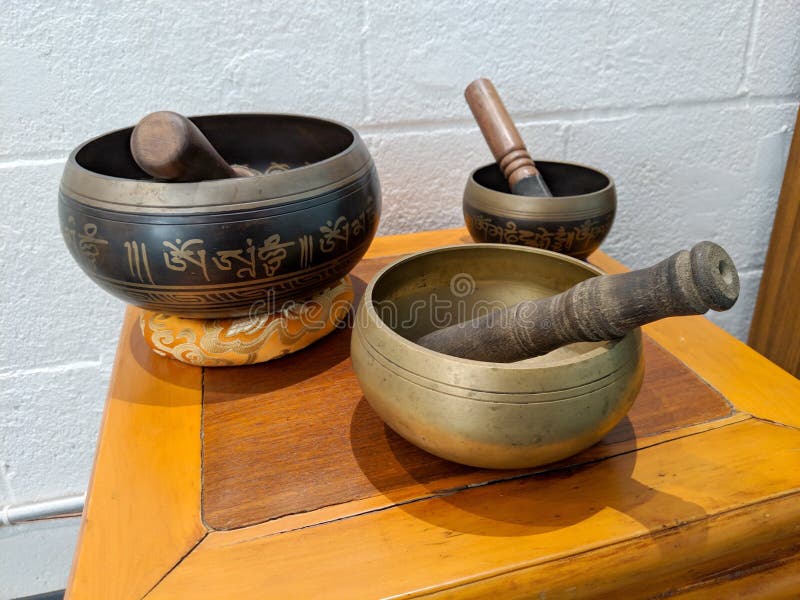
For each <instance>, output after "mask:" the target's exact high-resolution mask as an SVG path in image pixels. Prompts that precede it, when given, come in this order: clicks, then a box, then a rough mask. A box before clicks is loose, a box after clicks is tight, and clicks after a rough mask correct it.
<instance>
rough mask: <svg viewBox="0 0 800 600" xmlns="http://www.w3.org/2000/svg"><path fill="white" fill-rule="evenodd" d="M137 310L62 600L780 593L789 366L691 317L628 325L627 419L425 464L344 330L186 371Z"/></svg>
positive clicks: (799, 525)
mask: <svg viewBox="0 0 800 600" xmlns="http://www.w3.org/2000/svg"><path fill="white" fill-rule="evenodd" d="M468 241H469V238H468V237H467V235H466V232H465V231H464V230H461V229H459V230H450V231H439V232H427V233H419V234H412V235H406V236H394V237H387V238H381V239H377V240H375V242H374V243H373V246H372V248H371V249H370V252H369V254H368V256H367V258H366V259H365V260H364V261H362V263H361V264H360V265H359V267H358V268H357V269H356V270H355V271H354V277H355V281H356V287H357V289H358V288H360V289H361V290H363V286H364V281H366V280H368V279H369V278H370V277H371V276H372V275H373V274H374V273H375V271H376V270H377V269H378V268H379V267H380V266H382V265H384V264H386V263H387V262H389V261H390V260H391V258H389V257H392V256H396V255H399V254H403V253H407V252H411V251H415V250H420V249H424V248H430V247H435V246H440V245H444V244H454V243H465V242H468ZM592 262H595V263H596V264H598V265H599V266H601V267H602V268H605V269H606V270H607V271H610V272H614V271H620V270H623V267H622V266H621V265H619V264H618V263H616V262H614V261H613V260H611V259H609V258H608V257H606V256H604V255H602V254H601V253H597V254H595V255H594V257H593V259H592ZM137 318H138V311H137V310H136V309H133V308H131V309H129V310H128V312H127V315H126V318H125V323H124V325H123V329H122V335H121V337H120V342H119V351H118V353H117V359H116V365H115V367H114V374H113V378H112V382H111V388H110V393H109V397H108V401H107V405H106V410H105V414H104V417H103V423H102V428H101V432H100V439H99V444H98V449H97V458H96V462H95V467H94V473H93V476H92V481H91V485H90V489H89V495H88V500H87V505H86V510H85V512H84V519H83V528H82V531H81V536H80V541H79V544H78V548H77V552H76V555H75V561H74V565H73V572H72V575H71V578H70V583H69V588H68V597H69V598H72V599H73V600H75V599H79V598H80V599H83V598H87V599H92V600H96V599H100V598H102V599H106V600H110V599H114V598H142V597H147V598H148V599H151V600H157V599H162V598H181V599H184V598H192V599H204V598H237V599H247V598H279V599H289V598H315V599H316V598H347V599H355V598H378V597H381V598H382V597H394V598H411V597H422V596H424V597H432V598H456V597H457V598H487V597H492V598H531V597H535V598H540V597H541V598H545V597H546V598H561V597H569V598H584V597H595V596H598V595H609V596H613V597H618V598H638V597H653V596H657V595H659V594H662V595H677V596H679V597H681V598H704V597H709V596H712V597H716V598H731V597H740V596H743V597H753V598H766V597H797V596H798V595H800V561H798V557H800V430H798V427H800V382H798V380H797V379H795V378H794V377H792V376H791V375H789V374H788V373H786V372H785V371H782V370H781V369H779V368H778V367H776V366H775V365H774V364H772V363H771V362H769V361H768V360H766V359H765V358H763V357H762V356H760V355H759V354H757V353H756V352H754V351H752V350H751V349H750V348H748V347H747V346H745V345H744V344H742V343H740V342H738V341H736V340H735V339H734V338H732V337H731V336H729V335H728V334H726V333H724V332H723V331H722V330H721V329H719V328H717V327H716V326H715V325H713V324H712V323H711V322H709V321H708V320H706V319H704V318H702V317H684V318H681V319H670V320H666V321H662V322H660V323H656V324H653V325H650V326H648V327H646V328H645V332H646V334H647V336H646V338H645V339H646V344H645V350H646V359H647V374H646V377H645V383H644V386H643V388H642V392H641V394H640V395H639V397H638V399H637V401H636V404H635V405H634V408H633V409H632V410H631V412H630V414H629V415H628V417H627V418H626V419H624V420H623V421H622V422H621V423H620V424H619V426H617V428H616V429H615V430H614V431H612V432H611V433H610V434H609V435H608V436H607V437H606V438H605V439H604V440H603V441H602V442H600V443H599V444H597V445H596V446H594V447H592V448H590V449H589V450H587V451H585V452H583V453H581V454H579V455H577V456H574V457H572V458H570V459H568V460H566V461H563V462H561V463H558V464H555V465H549V466H546V467H540V468H538V469H531V470H527V471H488V470H480V469H473V468H467V467H463V466H459V465H455V464H452V463H448V462H447V461H444V460H440V459H437V458H435V457H433V456H431V455H428V454H426V453H425V452H422V451H421V450H418V449H417V448H415V447H413V446H411V445H410V444H408V443H407V442H405V441H404V440H402V439H401V438H399V437H398V436H397V435H395V434H394V433H393V432H392V431H390V430H388V429H387V428H386V427H385V426H384V425H383V424H382V423H381V421H380V420H379V419H378V417H377V416H376V415H375V414H374V413H373V412H372V410H371V409H370V407H369V405H368V404H367V403H366V401H365V400H364V399H363V397H362V395H361V391H360V389H359V387H358V382H357V381H356V379H355V377H354V375H353V373H352V371H351V368H350V360H349V357H348V348H349V337H350V336H349V331H348V330H342V331H338V332H336V333H334V334H333V335H331V336H329V337H328V338H326V339H324V340H322V341H320V342H319V343H317V344H316V345H314V346H313V347H311V348H309V349H308V350H306V351H304V352H301V353H298V354H297V355H294V356H290V357H287V358H283V359H281V360H279V361H276V362H273V363H267V364H265V365H256V366H250V367H241V368H218V369H213V368H208V369H200V368H196V367H189V366H186V365H183V364H180V363H178V362H175V361H172V360H169V359H163V358H159V357H157V356H155V355H154V354H152V353H151V352H149V351H148V349H147V348H146V346H145V343H144V340H143V339H142V337H141V334H140V333H139V330H138V323H137ZM659 597H661V596H659Z"/></svg>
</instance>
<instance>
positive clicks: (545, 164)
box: [473, 160, 611, 196]
mask: <svg viewBox="0 0 800 600" xmlns="http://www.w3.org/2000/svg"><path fill="white" fill-rule="evenodd" d="M536 166H537V167H538V169H539V171H540V172H541V174H542V177H544V180H545V181H546V182H547V185H548V187H549V188H550V191H551V192H552V194H553V196H582V195H584V194H592V193H594V192H599V191H600V190H603V189H605V188H607V187H608V186H609V185H610V184H611V181H610V180H609V178H608V176H607V175H605V174H603V173H601V172H600V171H595V170H594V169H591V168H589V167H584V166H582V165H574V164H570V163H563V162H550V161H546V160H537V161H536ZM473 179H474V180H475V182H476V183H478V184H479V185H482V186H483V187H485V188H489V189H490V190H494V191H496V192H503V193H504V194H510V193H511V188H509V187H508V181H507V180H506V178H505V177H503V172H502V171H501V170H500V167H498V166H497V163H492V164H491V165H486V166H485V167H481V168H480V169H478V170H477V171H475V173H474V175H473Z"/></svg>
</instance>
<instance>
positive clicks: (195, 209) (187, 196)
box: [60, 112, 374, 214]
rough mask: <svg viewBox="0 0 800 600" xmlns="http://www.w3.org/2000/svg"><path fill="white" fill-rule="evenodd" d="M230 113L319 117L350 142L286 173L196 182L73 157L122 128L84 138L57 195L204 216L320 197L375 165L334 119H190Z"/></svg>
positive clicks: (128, 209) (110, 206)
mask: <svg viewBox="0 0 800 600" xmlns="http://www.w3.org/2000/svg"><path fill="white" fill-rule="evenodd" d="M229 116H244V117H249V116H254V117H273V118H288V119H297V120H305V121H317V122H320V123H325V124H328V125H334V126H336V127H340V128H342V129H344V130H346V131H347V132H349V133H350V135H351V136H352V140H351V142H350V144H349V145H348V146H347V148H345V149H344V150H342V151H340V152H338V153H336V154H334V155H333V156H329V157H328V158H325V159H323V160H321V161H318V162H314V163H311V164H308V165H303V166H300V167H296V168H293V169H290V170H288V171H283V172H278V173H270V174H269V175H255V176H253V177H238V178H231V179H216V180H209V181H198V182H181V183H175V182H163V181H154V180H147V179H128V178H125V177H116V176H113V175H105V174H103V173H98V172H96V171H91V170H89V169H87V168H86V167H84V166H83V165H81V164H80V163H79V162H78V161H77V158H76V157H77V155H78V154H79V153H80V152H81V151H82V150H83V149H84V148H85V147H86V146H88V145H89V144H92V143H94V142H96V141H97V140H99V139H102V138H104V137H106V136H110V135H113V134H118V133H121V132H125V131H127V130H132V129H133V126H128V127H121V128H118V129H114V130H112V131H107V132H105V133H102V134H100V135H97V136H95V137H93V138H91V139H89V140H86V141H84V142H82V143H81V144H79V145H78V146H77V147H75V148H74V149H73V150H72V152H70V155H69V157H68V158H67V162H66V164H65V166H64V172H63V174H62V178H61V184H60V190H61V193H62V194H64V195H65V196H68V197H69V198H72V199H73V200H75V201H76V202H78V203H79V204H84V205H87V206H90V207H93V208H100V209H105V210H112V211H115V212H122V213H144V214H164V213H168V214H206V213H219V212H230V211H234V210H252V209H256V208H263V207H267V206H274V205H278V204H285V203H287V202H292V201H294V200H307V199H308V198H309V194H313V195H314V196H321V195H323V194H326V193H328V192H330V191H333V190H335V189H338V188H340V187H342V186H345V185H347V184H349V183H352V182H354V181H357V180H359V179H361V178H362V177H365V176H367V175H368V174H369V173H370V171H371V170H373V169H374V166H373V161H372V157H371V156H370V153H369V150H368V149H367V147H366V145H365V144H364V141H363V139H362V138H361V136H360V135H359V134H358V132H357V131H356V130H355V129H354V128H353V127H351V126H349V125H347V124H345V123H341V122H339V121H335V120H332V119H326V118H321V117H315V116H311V115H301V114H292V113H266V112H237V113H212V114H202V115H191V116H189V117H188V118H189V119H202V118H214V117H229Z"/></svg>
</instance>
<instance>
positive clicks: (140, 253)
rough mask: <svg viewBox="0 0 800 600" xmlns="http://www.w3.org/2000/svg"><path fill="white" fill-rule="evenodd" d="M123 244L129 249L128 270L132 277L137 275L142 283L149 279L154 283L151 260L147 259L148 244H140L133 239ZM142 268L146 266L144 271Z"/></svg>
mask: <svg viewBox="0 0 800 600" xmlns="http://www.w3.org/2000/svg"><path fill="white" fill-rule="evenodd" d="M123 245H124V246H125V249H126V250H127V251H128V270H129V271H130V274H131V277H136V278H137V279H138V280H139V281H141V282H142V283H145V280H147V281H149V282H150V283H153V284H154V283H155V281H153V276H152V274H151V273H150V262H149V261H148V259H147V246H145V244H144V242H142V243H141V244H139V243H138V242H136V241H135V240H133V241H127V242H125V243H124V244H123ZM140 246H141V250H140ZM142 268H144V272H143V271H142Z"/></svg>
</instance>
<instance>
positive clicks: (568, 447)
mask: <svg viewBox="0 0 800 600" xmlns="http://www.w3.org/2000/svg"><path fill="white" fill-rule="evenodd" d="M601 273H602V271H600V270H599V269H597V268H596V267H594V266H592V265H589V264H587V263H585V262H582V261H580V260H577V259H574V258H571V257H567V256H564V255H561V254H557V253H555V252H549V251H546V250H540V249H534V248H525V247H522V246H511V245H504V244H476V245H468V246H451V247H445V248H440V249H437V250H430V251H426V252H421V253H418V254H414V255H411V256H408V257H405V258H402V259H400V260H398V261H397V262H395V263H393V264H391V265H389V266H387V267H386V268H384V269H383V270H382V271H380V273H378V274H377V275H376V276H375V278H374V279H373V280H372V282H371V283H370V284H369V286H368V287H367V289H366V292H365V294H364V297H363V299H362V301H361V304H360V305H359V308H358V312H357V315H356V320H355V326H354V331H353V337H352V343H351V355H352V361H353V369H354V370H355V373H356V375H357V376H358V379H359V381H360V383H361V387H362V390H363V392H364V396H365V397H366V399H367V401H368V402H369V404H370V405H371V406H372V408H373V409H374V410H375V412H376V413H377V414H378V415H379V416H380V417H381V418H382V419H383V421H384V422H385V423H386V424H387V425H388V426H389V427H390V428H391V429H393V430H394V431H395V432H397V433H398V434H400V435H401V436H402V437H404V438H405V439H406V440H408V441H409V442H411V443H413V444H415V445H417V446H419V447H420V448H422V449H424V450H426V451H428V452H430V453H431V454H435V455H436V456H439V457H442V458H445V459H448V460H451V461H454V462H458V463H463V464H466V465H471V466H475V467H484V468H494V469H512V468H527V467H533V466H537V465H542V464H546V463H550V462H553V461H557V460H560V459H562V458H566V457H568V456H571V455H573V454H575V453H577V452H580V451H581V450H583V449H585V448H588V447H589V446H591V445H592V444H594V443H595V442H597V441H599V440H600V439H601V438H602V437H603V436H604V435H605V434H606V433H608V432H609V431H610V430H611V429H612V428H613V427H614V426H615V425H616V424H617V423H618V422H619V421H620V420H621V419H622V418H623V417H624V416H625V414H626V413H627V412H628V409H629V408H630V406H631V405H632V403H633V401H634V399H635V398H636V395H637V394H638V392H639V389H640V387H641V383H642V377H643V375H644V357H643V354H642V341H641V333H640V331H639V330H638V329H636V330H634V331H631V332H629V333H628V334H627V335H625V337H623V338H621V339H618V340H615V341H611V342H591V343H589V342H583V343H577V344H571V345H569V346H565V347H563V348H559V349H557V350H554V351H553V352H551V353H549V354H546V355H544V356H539V357H536V358H530V359H527V360H523V361H520V362H516V363H493V362H481V361H475V360H468V359H462V358H455V357H452V356H448V355H445V354H441V353H438V352H434V351H432V350H428V349H427V348H423V347H422V346H419V345H418V344H416V343H414V341H413V340H415V339H418V338H419V337H420V336H422V335H424V334H426V333H428V332H430V331H432V330H433V329H434V328H435V327H437V326H439V327H442V326H447V325H451V324H453V323H455V322H461V321H465V320H468V319H471V318H474V317H477V316H480V315H481V314H485V312H486V311H487V310H491V309H493V308H500V307H502V306H511V305H513V304H516V303H517V302H520V301H522V300H525V299H533V298H539V297H544V296H547V295H552V294H556V293H559V292H561V291H564V290H566V289H567V288H569V287H572V286H573V285H575V284H576V283H578V282H580V281H582V280H584V279H587V278H589V277H593V276H595V275H599V274H601Z"/></svg>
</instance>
